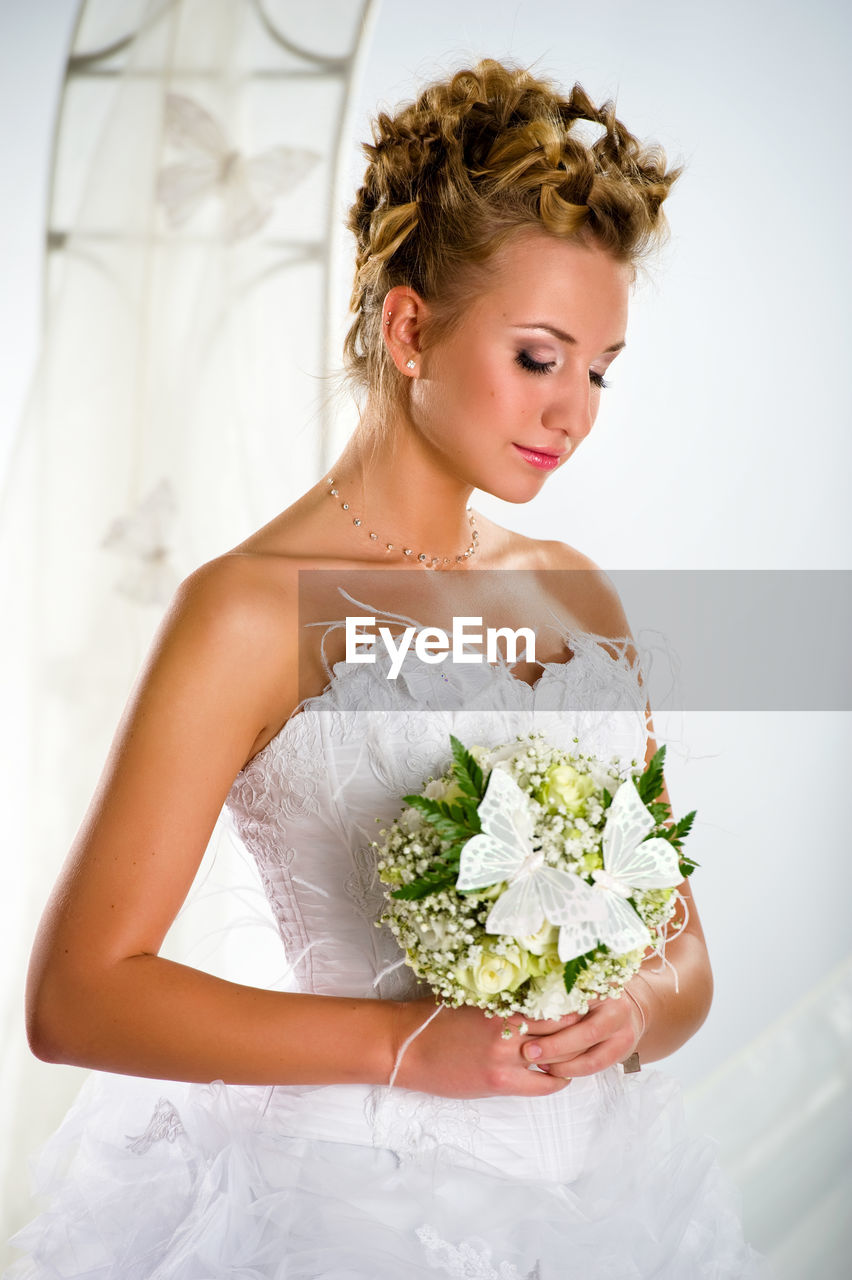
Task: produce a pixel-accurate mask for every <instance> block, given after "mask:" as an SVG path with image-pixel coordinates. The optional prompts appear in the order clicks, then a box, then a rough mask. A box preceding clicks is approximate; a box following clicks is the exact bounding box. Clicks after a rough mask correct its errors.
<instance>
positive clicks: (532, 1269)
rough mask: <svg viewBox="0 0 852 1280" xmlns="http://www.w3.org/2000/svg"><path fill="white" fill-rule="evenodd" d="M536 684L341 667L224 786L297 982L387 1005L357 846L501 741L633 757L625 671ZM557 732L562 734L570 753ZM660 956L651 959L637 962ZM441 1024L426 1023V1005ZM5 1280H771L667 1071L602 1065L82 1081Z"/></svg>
mask: <svg viewBox="0 0 852 1280" xmlns="http://www.w3.org/2000/svg"><path fill="white" fill-rule="evenodd" d="M570 643H571V649H572V651H573V654H574V656H573V658H572V660H571V661H569V662H567V663H547V664H542V665H543V674H542V675H541V677H540V678H539V680H538V681H537V682H536V684H535V685H532V686H531V685H529V684H526V683H524V682H523V681H521V680H520V679H518V678H516V677H515V676H513V675H512V673H511V671H510V669H509V667H508V666H507V665H506V664H505V663H501V664H498V665H495V666H488V665H486V664H482V665H476V664H471V665H466V666H462V667H459V666H451V665H450V664H449V663H445V664H443V665H441V666H434V665H433V666H426V665H424V664H422V663H420V662H419V661H418V660H417V659H416V657H414V656H413V655H410V656H409V658H408V659H407V660H406V662H405V663H404V665H403V668H402V671H401V673H400V675H399V677H398V679H396V680H395V681H393V680H388V679H386V678H385V676H386V665H387V664H385V665H384V666H383V664H382V662H381V661H379V662H377V664H376V665H374V666H369V665H357V666H353V665H350V666H346V665H345V664H343V663H338V664H337V665H336V666H335V668H334V671H333V674H332V677H331V679H330V682H329V684H328V686H327V688H326V689H325V691H324V692H323V693H322V694H320V695H319V696H317V697H313V698H310V699H308V700H307V701H306V702H305V703H304V704H303V705H302V707H301V709H300V710H299V711H298V712H297V714H295V715H294V716H293V717H291V719H290V720H289V721H288V722H287V723H286V724H285V725H284V727H283V728H282V730H281V731H280V733H279V734H278V735H277V737H276V738H274V739H273V740H272V741H271V742H270V743H269V744H268V746H266V747H265V748H264V749H263V750H262V751H261V752H259V754H258V755H256V756H255V757H254V759H253V760H251V761H250V763H249V764H248V765H247V766H246V767H245V768H244V769H243V770H242V771H241V772H240V773H239V775H238V776H237V778H236V779H235V781H234V783H233V786H232V788H231V791H230V793H229V795H228V798H227V807H228V808H229V810H230V812H231V815H232V817H233V819H234V822H235V824H236V827H237V830H238V831H239V833H240V836H241V838H242V840H243V842H244V843H245V845H246V847H247V848H248V849H249V850H250V851H251V853H252V854H253V856H254V858H255V859H256V862H257V866H258V868H259V871H260V875H261V878H262V881H263V884H264V887H265V891H266V894H267V896H268V899H269V902H270V904H271V906H272V910H273V912H274V914H275V917H276V920H277V923H278V926H279V929H280V933H281V938H282V940H283V943H284V946H285V948H286V951H287V955H288V957H289V958H290V959H291V961H293V962H295V968H296V971H297V974H298V978H299V985H300V988H301V989H302V990H304V991H310V992H317V993H322V994H328V995H338V996H340V995H347V996H351V997H381V998H383V999H390V1000H394V999H401V998H405V997H407V996H409V995H411V994H413V993H415V992H417V991H418V990H419V988H418V984H417V982H416V980H415V979H414V977H413V975H412V973H411V970H410V969H408V968H407V967H406V966H403V965H400V964H399V950H398V947H397V944H396V942H395V940H394V938H393V936H392V934H391V933H390V932H389V931H388V930H387V929H386V928H385V927H384V926H382V927H380V928H377V927H376V924H375V921H376V920H377V918H378V916H379V915H380V914H381V911H382V904H383V899H382V893H381V887H380V885H379V883H378V881H377V877H376V874H375V871H374V866H373V863H374V852H373V850H372V849H371V847H370V841H371V839H373V838H375V835H376V831H377V824H376V819H377V818H380V819H382V820H384V821H387V820H389V819H391V818H393V817H394V816H396V815H397V814H398V813H399V812H400V809H401V803H400V797H402V796H403V795H405V794H406V793H409V792H411V791H417V790H419V789H420V788H421V787H422V785H423V783H424V781H425V780H426V779H427V778H428V777H429V776H430V775H437V774H438V773H440V772H442V771H443V770H444V768H445V767H446V766H447V764H448V762H449V734H450V733H451V732H452V733H454V734H456V736H457V737H459V738H461V740H462V741H463V742H465V743H466V744H467V745H473V744H481V745H496V744H498V743H501V742H506V741H508V740H510V739H511V738H512V737H513V736H514V735H515V734H518V733H526V732H528V731H529V730H530V729H533V728H536V729H541V730H542V731H544V732H545V733H546V734H547V736H548V737H549V738H550V740H551V741H553V742H554V743H558V744H560V745H562V746H564V747H569V748H570V747H572V746H579V748H580V749H582V750H584V751H587V752H596V753H598V754H599V755H603V756H606V757H610V756H611V755H612V754H614V753H618V754H619V755H621V756H622V757H624V758H626V759H632V758H641V757H642V756H643V755H644V750H645V732H646V731H645V717H644V694H643V693H642V690H641V687H640V686H639V684H638V681H637V680H636V676H635V672H634V671H632V670H631V669H630V668H629V667H628V665H627V664H626V663H624V662H621V661H618V660H616V659H614V658H612V657H611V656H610V655H609V654H608V653H607V652H606V651H604V650H603V649H602V648H601V647H600V646H599V645H598V644H597V643H595V641H594V640H593V639H592V638H590V637H582V636H577V635H576V634H572V635H571V637H570ZM575 738H576V739H578V740H579V741H578V743H575ZM653 963H656V962H653ZM438 1016H439V1017H440V1016H442V1015H440V1014H439V1015H438ZM41 1178H42V1183H43V1185H42V1186H41V1187H40V1188H39V1189H40V1190H41V1191H43V1192H45V1193H46V1194H48V1195H49V1196H50V1197H51V1199H50V1201H49V1204H50V1207H49V1209H48V1210H47V1211H46V1212H45V1213H43V1214H42V1215H41V1216H40V1217H39V1218H37V1219H36V1220H35V1221H34V1222H33V1223H32V1224H31V1225H30V1226H28V1227H26V1228H25V1229H24V1230H23V1231H22V1232H20V1233H19V1234H18V1236H17V1237H16V1239H15V1242H14V1243H15V1244H16V1246H17V1247H18V1248H19V1249H21V1250H24V1251H25V1253H26V1256H25V1258H24V1260H23V1261H21V1262H19V1263H17V1264H15V1266H14V1267H13V1269H12V1271H11V1272H9V1273H8V1276H9V1277H10V1280H11V1277H14V1280H24V1278H25V1277H27V1278H35V1277H38V1278H39V1280H43V1278H46V1277H59V1276H61V1277H64V1278H68V1280H70V1278H71V1277H75V1278H78V1280H79V1278H82V1277H86V1280H214V1278H215V1280H220V1278H221V1280H225V1277H228V1280H235V1278H237V1277H238V1278H239V1280H314V1278H315V1277H323V1278H324V1280H411V1278H414V1277H421V1276H422V1277H434V1276H439V1277H440V1276H452V1277H457V1276H463V1277H471V1278H473V1280H604V1278H606V1280H650V1277H654V1280H698V1278H706V1280H710V1278H711V1277H712V1278H713V1280H722V1278H723V1277H737V1278H738V1280H739V1278H742V1277H757V1276H761V1277H763V1276H764V1275H766V1274H767V1271H766V1270H765V1264H764V1263H763V1261H762V1259H761V1258H759V1257H758V1255H757V1254H755V1253H754V1251H753V1250H752V1249H751V1248H750V1247H749V1246H748V1245H747V1244H745V1243H744V1241H743V1238H742V1233H741V1228H740V1224H739V1219H738V1215H737V1210H736V1193H735V1192H734V1191H733V1189H732V1188H731V1187H730V1186H729V1184H728V1183H727V1181H726V1179H725V1177H724V1176H723V1174H722V1172H721V1170H720V1169H719V1167H718V1165H717V1164H716V1161H715V1155H714V1150H713V1144H712V1143H711V1142H710V1141H709V1140H707V1139H701V1138H696V1137H694V1136H691V1135H690V1134H689V1133H688V1132H687V1130H686V1128H685V1125H684V1121H683V1117H682V1106H681V1098H680V1091H679V1087H678V1085H677V1084H676V1083H675V1082H674V1081H673V1080H672V1079H670V1078H668V1077H667V1076H666V1075H665V1074H664V1073H662V1072H660V1071H658V1070H655V1069H649V1068H648V1067H643V1069H642V1070H641V1072H639V1073H638V1074H631V1075H625V1074H624V1073H623V1071H622V1069H621V1067H619V1066H616V1067H611V1068H610V1069H608V1070H606V1071H604V1072H601V1073H600V1074H598V1075H594V1076H589V1077H582V1078H581V1077H578V1078H576V1079H575V1080H574V1081H573V1082H572V1083H571V1084H570V1085H569V1086H568V1087H567V1088H566V1089H564V1090H562V1091H561V1092H559V1093H557V1094H555V1095H553V1096H550V1097H542V1098H534V1099H524V1098H517V1097H500V1098H486V1099H481V1100H475V1101H459V1100H455V1099H448V1098H442V1097H434V1096H431V1095H429V1094H425V1093H416V1092H412V1091H409V1090H404V1089H396V1088H393V1089H388V1088H372V1087H369V1086H367V1085H364V1086H361V1085H332V1086H319V1087H310V1086H303V1085H298V1086H293V1085H290V1086H286V1085H284V1086H278V1087H274V1088H272V1087H269V1088H266V1087H257V1086H251V1087H248V1086H233V1085H224V1084H222V1083H221V1082H217V1083H212V1084H209V1085H198V1084H195V1085H190V1084H174V1083H171V1082H164V1081H150V1080H136V1079H133V1078H130V1077H114V1076H108V1075H103V1074H99V1073H95V1074H93V1075H92V1076H91V1077H90V1079H89V1081H88V1082H87V1084H86V1085H85V1086H84V1088H83V1090H82V1093H81V1095H80V1098H79V1100H78V1102H77V1103H76V1104H75V1106H74V1108H73V1109H72V1110H71V1112H70V1113H69V1115H68V1117H67V1118H66V1120H65V1122H64V1123H63V1125H62V1127H61V1128H60V1130H59V1131H58V1132H57V1134H56V1135H55V1136H54V1137H53V1138H52V1139H51V1142H50V1144H49V1145H48V1147H47V1149H46V1152H45V1153H44V1154H43V1156H42V1159H41Z"/></svg>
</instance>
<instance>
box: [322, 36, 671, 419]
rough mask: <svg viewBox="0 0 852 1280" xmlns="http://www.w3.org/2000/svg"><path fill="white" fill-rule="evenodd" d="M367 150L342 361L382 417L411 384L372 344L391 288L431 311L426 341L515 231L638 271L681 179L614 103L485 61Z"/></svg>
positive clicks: (377, 126)
mask: <svg viewBox="0 0 852 1280" xmlns="http://www.w3.org/2000/svg"><path fill="white" fill-rule="evenodd" d="M584 120H585V121H591V122H593V124H595V125H598V126H600V129H598V130H597V132H599V133H600V136H599V137H598V138H597V140H596V141H594V142H592V143H591V144H589V143H587V142H584V141H583V140H582V136H581V134H582V133H583V131H584V129H587V126H582V125H581V126H580V127H579V128H578V127H577V124H576V122H577V121H584ZM601 130H602V131H601ZM363 149H364V151H365V153H366V155H367V157H368V160H369V163H368V165H367V170H366V172H365V174H364V182H363V186H361V187H360V189H359V190H358V193H357V196H356V199H355V203H354V204H353V205H352V208H351V209H350V211H349V219H348V226H349V229H350V230H351V231H352V232H354V234H355V238H356V243H357V256H356V269H355V282H354V287H353V291H352V300H351V310H352V311H353V312H354V317H355V318H354V320H353V321H352V324H351V326H350V328H349V332H348V333H347V335H346V339H345V343H344V359H345V364H346V369H347V373H348V376H349V378H350V380H351V381H352V382H353V383H354V384H355V386H356V388H357V389H359V390H361V391H367V392H369V393H370V395H371V396H372V397H373V399H374V401H375V402H376V404H377V407H378V408H379V411H380V417H381V418H382V419H384V418H385V417H386V415H387V411H388V410H389V409H390V408H391V407H392V405H393V404H394V402H395V400H396V398H397V397H398V396H399V394H400V392H401V391H402V389H403V387H404V385H406V384H407V379H405V378H403V377H402V375H401V374H399V372H398V370H397V369H396V366H395V365H394V364H393V361H392V360H391V359H390V356H389V355H388V353H387V351H386V349H385V345H384V342H383V341H382V336H381V320H382V315H381V310H382V303H383V301H384V298H385V295H386V294H387V292H388V290H389V289H391V288H393V287H394V286H395V285H400V284H402V285H408V286H410V287H411V288H413V289H415V290H416V291H417V293H419V294H420V296H421V297H422V298H423V299H425V300H426V301H427V302H428V303H429V304H430V309H431V311H432V319H431V322H430V328H429V334H430V337H431V338H435V337H437V336H439V335H443V334H446V332H448V331H449V329H450V328H451V327H452V325H453V324H454V323H455V322H456V321H457V320H459V319H460V318H461V317H462V316H463V313H464V300H465V299H466V298H469V297H470V296H471V291H472V290H475V288H476V285H477V278H476V277H477V273H478V272H480V271H482V269H483V268H484V267H485V264H486V263H487V262H488V259H489V258H490V257H491V256H492V255H493V254H494V253H495V251H496V250H498V249H499V248H500V247H501V246H502V245H503V244H504V243H505V242H506V240H507V239H508V238H509V237H510V236H511V235H512V234H513V233H514V232H516V231H519V230H521V229H522V228H527V229H537V230H539V231H543V232H546V233H549V234H551V235H555V236H559V237H562V238H565V239H573V240H578V239H584V238H587V237H590V238H592V239H593V240H594V241H596V242H597V243H598V244H599V245H601V246H602V247H603V248H604V249H606V250H607V251H608V252H610V253H611V254H613V256H615V257H616V258H617V259H619V260H621V261H625V262H631V263H636V262H637V261H638V260H639V259H640V258H641V256H642V255H643V253H644V252H645V251H646V250H647V249H648V248H650V247H651V245H652V244H654V243H655V241H657V240H658V239H659V238H660V236H661V233H663V232H664V230H665V217H664V215H663V213H662V208H661V206H662V203H663V201H664V200H665V198H666V196H667V195H668V192H669V188H670V187H671V185H672V183H673V182H674V181H675V179H676V178H677V176H678V174H679V172H680V170H679V169H669V170H667V169H666V158H665V155H664V153H663V151H662V149H661V148H660V147H658V146H653V145H651V146H646V145H643V144H642V143H641V142H639V141H638V139H637V138H635V137H634V136H633V135H632V134H630V133H628V131H627V130H626V129H625V127H624V125H623V124H622V123H621V122H620V121H619V120H618V119H617V118H616V115H615V108H614V105H613V103H612V102H605V103H604V104H603V105H602V106H601V107H596V106H595V105H594V103H593V102H592V101H591V99H590V98H589V97H588V95H587V94H586V92H585V91H584V90H583V88H582V87H581V86H580V85H578V84H575V85H574V87H573V89H572V90H571V92H570V94H569V95H568V96H567V97H565V96H563V95H562V94H561V93H560V91H559V90H558V88H557V87H556V86H555V85H553V84H551V83H550V82H548V81H546V80H542V79H537V78H536V77H535V76H533V75H532V74H531V73H530V72H528V71H525V70H523V69H522V68H519V67H513V66H508V65H504V64H502V63H500V62H496V61H494V60H493V59H491V58H486V59H484V60H483V61H481V62H479V63H477V64H476V66H474V67H471V68H470V69H469V70H463V71H459V72H457V73H456V74H455V75H453V76H452V77H451V78H450V79H449V80H441V81H437V82H435V83H433V84H430V85H428V86H427V87H426V88H425V89H424V90H423V91H422V92H421V93H420V95H419V96H418V97H417V99H416V100H415V101H414V102H412V103H410V104H408V105H407V106H403V107H402V108H400V109H399V110H398V111H397V112H396V114H395V115H388V114H386V113H385V112H381V113H380V114H379V115H378V117H377V118H376V120H375V121H374V123H373V142H372V144H370V143H365V144H364V148H363Z"/></svg>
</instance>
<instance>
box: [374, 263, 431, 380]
mask: <svg viewBox="0 0 852 1280" xmlns="http://www.w3.org/2000/svg"><path fill="white" fill-rule="evenodd" d="M428 314H429V305H428V303H426V302H424V300H423V299H422V298H421V297H420V294H419V293H417V292H416V291H415V290H414V289H411V288H409V286H408V285H405V284H398V285H394V287H393V289H389V290H388V292H387V294H386V295H385V301H384V306H383V307H382V338H383V339H384V343H385V346H386V347H387V349H388V352H389V354H390V358H391V360H393V362H394V364H395V365H396V367H397V369H399V371H400V373H401V374H403V376H404V377H406V378H416V377H417V376H418V374H419V372H420V352H421V347H420V340H421V335H422V331H423V326H424V323H425V321H426V318H427V316H428Z"/></svg>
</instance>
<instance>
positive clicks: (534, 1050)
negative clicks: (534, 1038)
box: [524, 1044, 541, 1058]
mask: <svg viewBox="0 0 852 1280" xmlns="http://www.w3.org/2000/svg"><path fill="white" fill-rule="evenodd" d="M524 1053H525V1054H526V1055H527V1057H528V1058H540V1057H541V1045H540V1044H528V1045H525V1046H524Z"/></svg>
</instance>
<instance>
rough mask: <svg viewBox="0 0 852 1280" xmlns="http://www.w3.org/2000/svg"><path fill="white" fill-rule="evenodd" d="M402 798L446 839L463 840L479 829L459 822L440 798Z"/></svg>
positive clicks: (450, 808)
mask: <svg viewBox="0 0 852 1280" xmlns="http://www.w3.org/2000/svg"><path fill="white" fill-rule="evenodd" d="M402 798H403V800H404V801H405V803H406V804H410V805H411V807H412V809H418V810H419V811H420V813H422V814H423V816H424V818H425V819H426V821H427V822H428V823H429V825H430V826H432V827H434V828H435V830H436V831H437V832H438V834H439V835H442V836H444V837H446V839H448V840H453V841H456V840H462V841H465V840H468V839H470V837H471V836H472V835H476V834H477V831H478V830H480V828H479V827H477V828H476V829H475V830H474V829H471V828H470V826H468V824H467V823H466V822H459V821H458V819H457V818H455V817H453V815H452V807H451V806H450V805H448V804H445V803H444V801H442V800H430V799H429V798H428V797H427V796H403V797H402Z"/></svg>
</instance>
